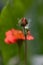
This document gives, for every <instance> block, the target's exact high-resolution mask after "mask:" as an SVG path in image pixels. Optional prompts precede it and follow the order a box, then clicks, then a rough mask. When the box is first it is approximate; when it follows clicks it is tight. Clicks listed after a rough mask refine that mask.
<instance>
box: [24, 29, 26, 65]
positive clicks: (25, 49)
mask: <svg viewBox="0 0 43 65" xmlns="http://www.w3.org/2000/svg"><path fill="white" fill-rule="evenodd" d="M24 35H25V59H24V63H25V65H27V40H26V36H27V31H26V30H25V28H24Z"/></svg>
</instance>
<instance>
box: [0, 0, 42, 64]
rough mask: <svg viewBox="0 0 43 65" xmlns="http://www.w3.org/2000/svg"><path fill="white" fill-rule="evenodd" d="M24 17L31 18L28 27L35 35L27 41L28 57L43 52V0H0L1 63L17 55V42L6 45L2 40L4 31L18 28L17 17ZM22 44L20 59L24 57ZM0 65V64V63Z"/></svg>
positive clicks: (5, 62)
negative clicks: (31, 39)
mask: <svg viewBox="0 0 43 65" xmlns="http://www.w3.org/2000/svg"><path fill="white" fill-rule="evenodd" d="M22 17H26V18H27V20H28V21H29V19H30V20H31V22H30V29H31V33H32V35H33V36H34V37H35V39H34V40H33V41H28V42H27V43H28V57H27V59H28V60H29V56H30V55H35V54H39V55H40V54H41V55H42V54H43V0H0V56H1V58H2V62H3V64H2V65H7V63H8V62H9V60H10V58H12V57H14V56H17V55H18V47H17V44H11V45H7V44H5V42H4V38H5V32H6V31H7V30H9V29H11V28H16V29H20V28H19V27H18V25H17V23H18V18H19V19H20V18H22ZM23 53H24V51H23V46H22V50H21V60H23V58H24V54H23ZM0 65H1V64H0ZM28 65H29V64H28Z"/></svg>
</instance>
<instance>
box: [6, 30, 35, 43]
mask: <svg viewBox="0 0 43 65" xmlns="http://www.w3.org/2000/svg"><path fill="white" fill-rule="evenodd" d="M5 35H6V38H5V42H6V43H7V44H12V43H15V42H17V41H18V40H25V36H24V34H23V32H22V31H21V30H15V29H12V30H9V31H8V32H6V33H5ZM26 39H27V40H33V39H34V37H33V36H32V35H31V34H30V31H28V34H27V36H26Z"/></svg>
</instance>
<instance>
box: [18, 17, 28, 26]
mask: <svg viewBox="0 0 43 65" xmlns="http://www.w3.org/2000/svg"><path fill="white" fill-rule="evenodd" d="M27 24H28V22H27V20H26V18H21V19H20V20H19V25H21V26H23V27H25V26H26V25H27Z"/></svg>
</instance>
